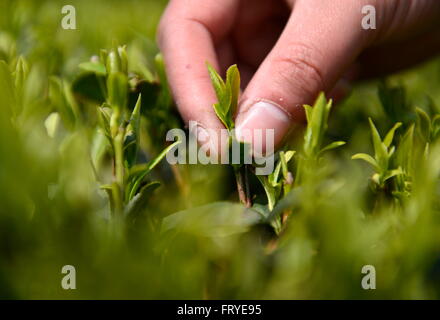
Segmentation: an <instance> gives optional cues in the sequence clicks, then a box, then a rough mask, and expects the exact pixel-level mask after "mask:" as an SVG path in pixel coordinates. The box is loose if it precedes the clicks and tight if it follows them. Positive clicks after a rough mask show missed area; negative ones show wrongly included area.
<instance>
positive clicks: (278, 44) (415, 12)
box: [158, 0, 440, 145]
mask: <svg viewBox="0 0 440 320" xmlns="http://www.w3.org/2000/svg"><path fill="white" fill-rule="evenodd" d="M366 5H373V6H374V7H375V9H376V29H374V30H373V29H369V30H365V29H364V28H362V25H361V21H362V18H363V17H364V16H365V15H364V14H363V13H362V8H363V7H364V6H366ZM158 42H159V46H160V48H161V50H162V52H163V54H164V59H165V63H166V69H167V75H168V78H169V82H170V86H171V89H172V92H173V96H174V98H175V101H176V103H177V106H178V109H179V111H180V113H181V115H182V117H183V119H184V120H185V121H186V122H188V121H190V120H192V121H197V122H198V124H199V126H200V128H201V129H200V130H201V131H203V133H204V135H205V137H204V139H205V138H206V139H209V133H207V131H206V130H204V129H212V130H219V129H222V128H223V125H222V124H221V122H220V121H219V120H218V118H217V116H216V114H215V113H214V110H213V108H212V105H213V104H214V103H215V102H216V100H217V99H216V96H215V92H214V90H213V88H212V86H211V81H210V78H209V74H208V72H207V68H206V62H209V63H211V64H212V65H213V66H214V67H215V68H216V69H217V70H219V71H220V72H221V73H224V72H225V70H226V68H227V67H228V66H230V65H232V64H238V67H239V69H240V71H241V73H242V78H243V79H242V80H243V83H242V90H243V92H242V95H241V98H240V105H239V109H238V112H237V116H236V131H237V136H238V137H240V132H242V131H244V129H248V130H253V129H263V130H264V129H274V130H275V145H279V144H280V143H281V142H282V140H283V138H284V137H285V135H286V134H287V133H288V131H289V129H290V128H291V127H292V125H293V124H294V123H296V122H302V121H304V112H303V108H302V105H303V104H311V103H313V101H314V100H315V98H316V97H317V95H318V94H319V92H321V91H324V92H326V93H327V94H328V95H329V96H336V97H338V96H341V95H343V94H344V91H346V88H347V86H348V84H349V83H351V82H353V81H355V80H359V79H363V78H370V77H376V76H379V75H383V74H385V73H391V72H394V71H397V70H400V69H403V68H406V67H409V66H412V65H414V64H416V63H419V62H421V61H423V60H425V59H427V58H429V57H431V56H432V55H434V54H438V53H439V52H440V1H439V0H171V1H170V3H169V5H168V7H167V9H166V11H165V13H164V15H163V17H162V19H161V23H160V26H159V31H158ZM203 128H204V129H203ZM206 134H207V135H208V136H206ZM242 139H244V140H246V138H244V137H243V138H242Z"/></svg>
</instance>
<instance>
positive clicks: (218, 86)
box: [206, 63, 226, 102]
mask: <svg viewBox="0 0 440 320" xmlns="http://www.w3.org/2000/svg"><path fill="white" fill-rule="evenodd" d="M206 65H207V67H208V72H209V77H210V78H211V82H212V85H213V87H214V90H215V94H216V95H217V99H218V101H219V102H220V101H221V100H222V97H223V95H224V91H225V90H226V84H225V82H224V81H223V79H222V77H220V75H219V74H218V73H217V71H216V70H215V69H214V67H212V66H211V65H210V64H209V63H206Z"/></svg>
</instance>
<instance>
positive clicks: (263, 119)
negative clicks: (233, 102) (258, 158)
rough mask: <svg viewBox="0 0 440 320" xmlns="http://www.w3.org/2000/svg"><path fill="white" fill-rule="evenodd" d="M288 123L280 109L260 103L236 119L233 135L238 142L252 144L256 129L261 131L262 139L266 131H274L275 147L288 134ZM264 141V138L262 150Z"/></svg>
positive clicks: (287, 117) (264, 102) (276, 106)
mask: <svg viewBox="0 0 440 320" xmlns="http://www.w3.org/2000/svg"><path fill="white" fill-rule="evenodd" d="M290 123H291V121H290V117H289V115H288V114H287V113H286V112H285V111H284V110H283V109H281V107H279V106H278V105H276V104H274V103H271V102H268V101H260V102H257V103H255V104H254V105H253V106H252V107H250V108H249V110H248V111H247V112H246V113H245V114H243V115H240V116H239V117H238V119H237V127H236V129H235V135H236V138H237V140H239V141H243V142H247V143H252V142H253V141H252V139H253V137H254V135H255V130H256V129H259V130H261V131H262V135H263V137H265V134H266V131H267V130H270V129H272V130H274V145H275V146H277V145H278V144H279V143H280V142H281V140H282V139H283V137H284V135H285V134H286V133H287V132H288V130H289V127H290ZM264 141H265V138H263V150H264V149H265V145H264Z"/></svg>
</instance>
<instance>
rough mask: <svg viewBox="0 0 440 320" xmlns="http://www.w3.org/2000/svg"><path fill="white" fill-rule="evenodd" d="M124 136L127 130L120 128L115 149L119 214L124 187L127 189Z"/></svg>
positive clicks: (116, 206) (116, 203) (116, 200)
mask: <svg viewBox="0 0 440 320" xmlns="http://www.w3.org/2000/svg"><path fill="white" fill-rule="evenodd" d="M124 136H125V130H124V129H123V128H119V131H118V133H117V135H116V136H115V138H114V148H115V180H116V185H117V189H118V193H119V196H118V197H116V198H115V209H116V211H117V212H118V211H119V212H118V213H121V212H122V208H123V202H124V187H125V179H124V178H125V177H124V173H125V168H124Z"/></svg>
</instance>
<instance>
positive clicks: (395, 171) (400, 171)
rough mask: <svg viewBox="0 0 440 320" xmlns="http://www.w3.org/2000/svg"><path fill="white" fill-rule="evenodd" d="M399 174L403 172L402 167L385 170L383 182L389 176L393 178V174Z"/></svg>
mask: <svg viewBox="0 0 440 320" xmlns="http://www.w3.org/2000/svg"><path fill="white" fill-rule="evenodd" d="M400 174H403V171H402V168H398V169H394V170H390V171H388V172H387V174H386V175H384V177H383V182H385V181H387V180H389V179H391V178H393V177H395V176H398V175H400Z"/></svg>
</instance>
